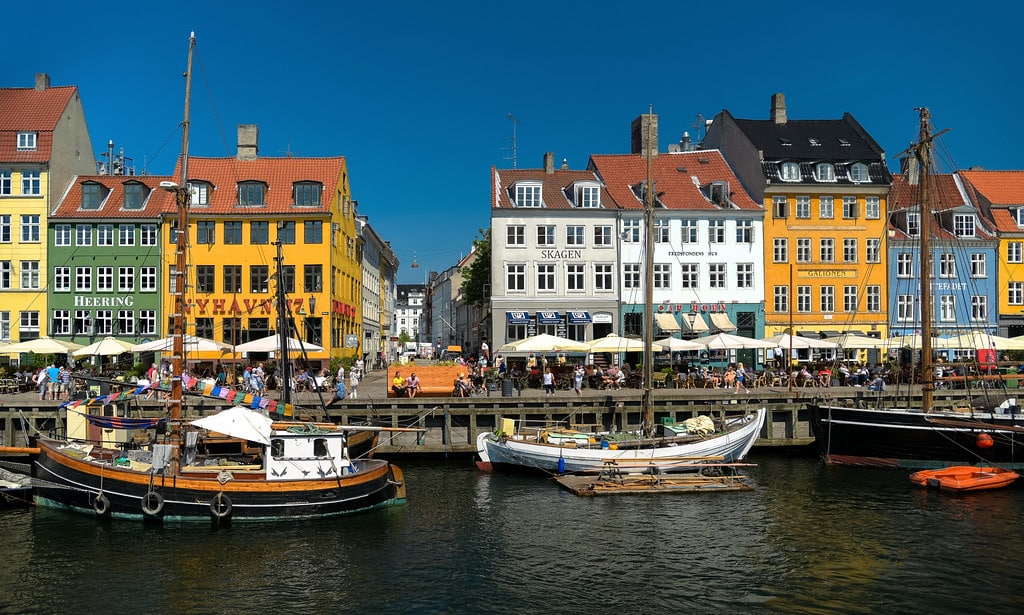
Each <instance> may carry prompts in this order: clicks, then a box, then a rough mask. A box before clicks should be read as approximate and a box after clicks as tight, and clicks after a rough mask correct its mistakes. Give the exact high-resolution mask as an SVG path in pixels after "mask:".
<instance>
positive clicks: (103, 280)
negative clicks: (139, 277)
mask: <svg viewBox="0 0 1024 615" xmlns="http://www.w3.org/2000/svg"><path fill="white" fill-rule="evenodd" d="M96 292H98V293H112V292H114V268H113V267H108V266H106V265H103V266H100V267H97V268H96Z"/></svg>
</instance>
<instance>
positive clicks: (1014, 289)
mask: <svg viewBox="0 0 1024 615" xmlns="http://www.w3.org/2000/svg"><path fill="white" fill-rule="evenodd" d="M1006 303H1007V304H1009V305H1024V282H1009V283H1007V285H1006Z"/></svg>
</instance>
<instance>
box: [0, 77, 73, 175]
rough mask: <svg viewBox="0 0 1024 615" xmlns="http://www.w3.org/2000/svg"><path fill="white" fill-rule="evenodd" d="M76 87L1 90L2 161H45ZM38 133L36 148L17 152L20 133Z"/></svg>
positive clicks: (0, 139)
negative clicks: (55, 132) (56, 129)
mask: <svg viewBox="0 0 1024 615" xmlns="http://www.w3.org/2000/svg"><path fill="white" fill-rule="evenodd" d="M77 95H78V88H77V87H76V86H63V87H50V88H47V89H45V90H41V91H39V90H36V89H35V88H0V161H3V162H45V161H47V160H49V159H50V152H51V150H52V148H53V131H54V129H55V128H56V126H57V123H58V122H59V121H60V117H61V115H63V113H64V110H65V109H67V107H68V102H69V101H70V100H71V99H72V97H74V96H77ZM25 131H31V132H36V133H38V134H37V141H36V149H34V150H28V151H18V142H17V137H18V133H19V132H25Z"/></svg>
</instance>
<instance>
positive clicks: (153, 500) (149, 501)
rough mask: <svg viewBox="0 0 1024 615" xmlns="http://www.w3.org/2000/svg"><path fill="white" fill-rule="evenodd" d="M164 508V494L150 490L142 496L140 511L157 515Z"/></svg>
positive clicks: (153, 515) (151, 515) (152, 515)
mask: <svg viewBox="0 0 1024 615" xmlns="http://www.w3.org/2000/svg"><path fill="white" fill-rule="evenodd" d="M163 509H164V496H162V495H160V494H159V493H157V492H156V491H150V492H149V493H147V494H146V495H144V496H142V512H144V513H146V514H147V515H149V516H150V517H155V516H157V515H159V514H160V513H161V512H162V511H163Z"/></svg>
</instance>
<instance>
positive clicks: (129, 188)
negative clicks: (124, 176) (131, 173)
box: [121, 182, 146, 209]
mask: <svg viewBox="0 0 1024 615" xmlns="http://www.w3.org/2000/svg"><path fill="white" fill-rule="evenodd" d="M145 202H146V190H145V186H143V185H142V184H140V183H138V182H129V183H126V184H125V185H124V203H122V205H121V208H122V209H142V206H143V204H144V203H145Z"/></svg>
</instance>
